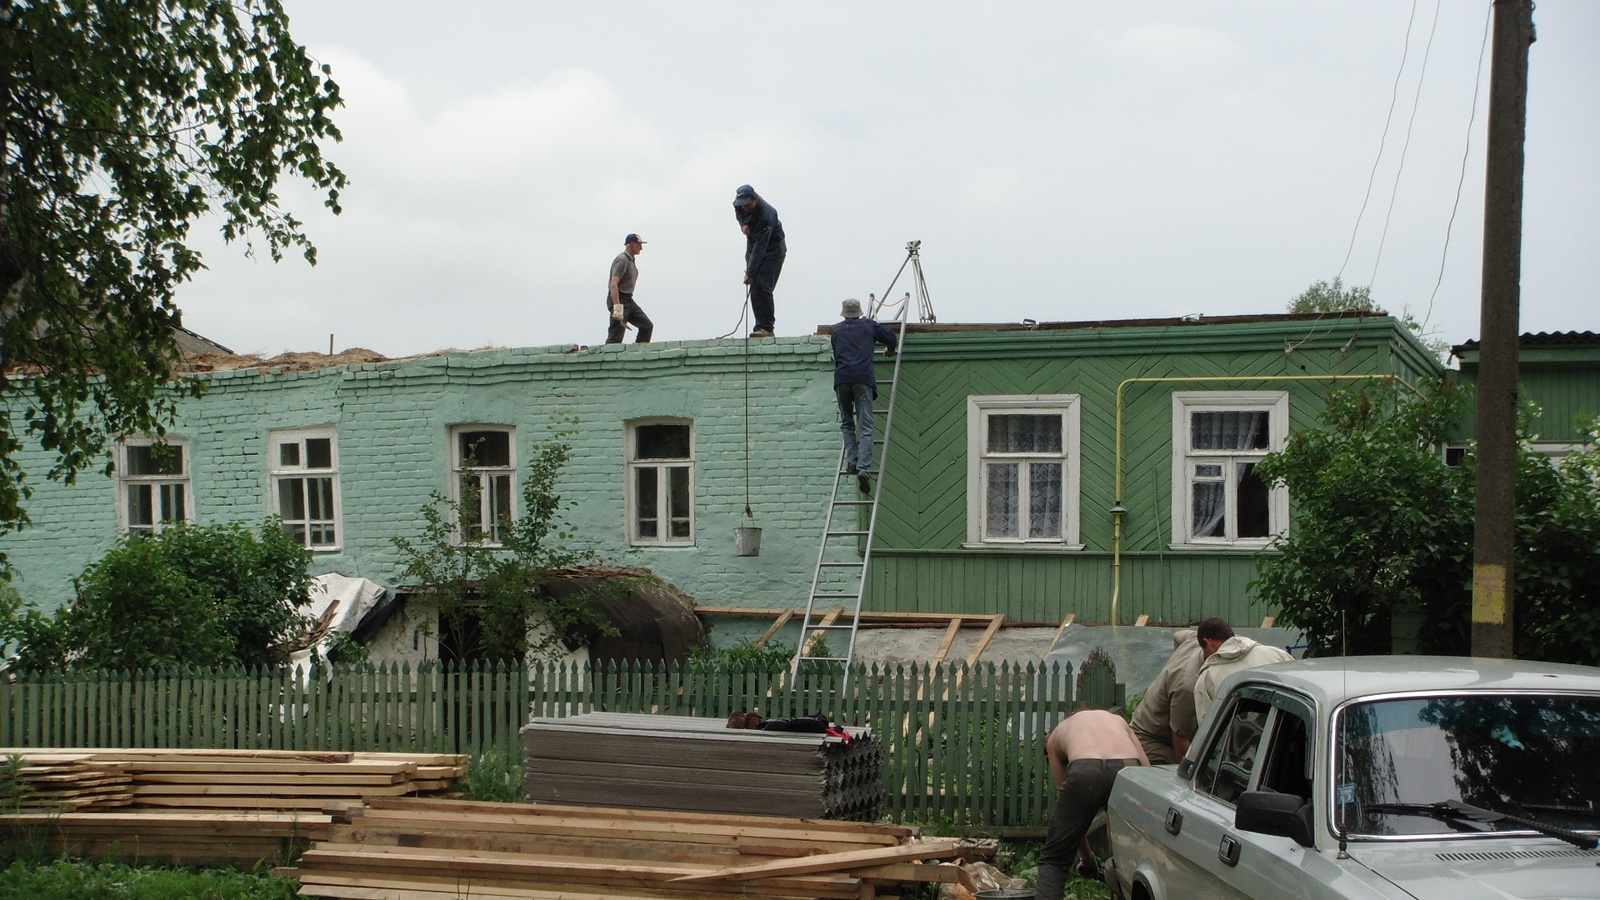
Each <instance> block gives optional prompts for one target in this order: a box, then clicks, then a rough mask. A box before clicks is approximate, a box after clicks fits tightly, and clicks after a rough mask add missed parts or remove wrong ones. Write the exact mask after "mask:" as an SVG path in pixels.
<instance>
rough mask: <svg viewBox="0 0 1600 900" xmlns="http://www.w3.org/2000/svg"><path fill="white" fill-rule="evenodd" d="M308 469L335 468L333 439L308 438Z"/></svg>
mask: <svg viewBox="0 0 1600 900" xmlns="http://www.w3.org/2000/svg"><path fill="white" fill-rule="evenodd" d="M306 468H308V469H331V468H333V439H332V438H306Z"/></svg>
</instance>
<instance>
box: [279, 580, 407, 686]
mask: <svg viewBox="0 0 1600 900" xmlns="http://www.w3.org/2000/svg"><path fill="white" fill-rule="evenodd" d="M311 581H312V585H311V605H310V606H309V607H307V608H306V612H307V613H309V614H310V615H311V617H312V620H313V624H312V626H311V639H312V642H311V645H310V646H308V647H306V648H305V649H304V650H296V651H295V652H294V653H293V654H291V655H290V657H289V664H290V665H291V666H294V667H297V668H299V669H300V670H301V671H302V672H309V670H310V668H311V655H312V653H313V652H315V653H316V654H317V655H318V656H321V657H324V658H326V656H327V652H328V646H329V644H330V642H331V640H332V638H333V635H335V634H338V633H341V632H342V633H345V634H349V633H351V632H353V631H355V630H356V627H357V626H359V625H360V624H361V622H362V620H364V619H365V618H366V617H367V615H368V614H370V613H371V612H372V611H374V610H376V609H378V608H379V607H381V606H382V605H383V602H384V600H385V599H386V598H387V597H388V595H389V592H388V591H387V590H386V589H384V588H383V587H381V586H379V585H378V584H377V583H375V582H372V581H369V580H367V579H365V578H351V577H350V576H348V575H340V574H338V573H337V572H331V573H329V574H327V575H318V576H316V577H315V578H313V579H311Z"/></svg>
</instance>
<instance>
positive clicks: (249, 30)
mask: <svg viewBox="0 0 1600 900" xmlns="http://www.w3.org/2000/svg"><path fill="white" fill-rule="evenodd" d="M328 75H329V69H328V67H327V66H321V67H318V66H316V65H314V64H313V62H312V61H311V59H310V58H309V57H308V56H307V55H306V52H305V49H304V48H303V47H301V46H300V45H298V44H296V43H295V42H294V40H293V39H292V38H291V37H290V35H289V31H288V18H287V16H286V15H285V14H284V12H283V8H282V5H281V3H280V2H279V0H232V2H218V0H139V2H126V0H81V2H67V0H0V148H3V153H4V161H3V165H4V169H3V170H0V362H3V364H4V366H5V368H6V370H7V374H6V375H5V376H4V377H0V401H3V402H4V403H5V405H6V407H7V409H8V410H9V411H10V414H9V415H7V416H4V417H0V533H4V532H6V531H10V530H12V529H15V528H19V527H22V526H24V525H26V524H27V521H28V519H27V514H26V512H25V510H24V503H25V501H26V499H27V497H28V494H29V489H28V486H27V483H26V480H25V476H26V473H25V472H24V471H23V469H22V466H21V465H20V463H19V462H18V460H17V456H18V454H19V452H20V451H21V450H22V449H23V448H24V446H25V445H26V444H28V443H36V444H38V445H39V446H40V447H42V448H43V449H44V450H45V451H47V452H50V453H53V454H54V463H53V465H52V466H51V468H50V470H49V472H48V475H49V477H51V478H61V479H65V480H67V481H71V480H72V479H73V477H74V476H75V475H76V474H77V473H78V472H79V471H81V470H82V469H84V468H86V467H88V466H91V465H93V464H95V462H96V460H99V459H103V458H104V457H105V455H106V454H105V451H106V447H107V444H108V441H109V440H110V439H111V438H112V437H114V436H116V435H121V434H134V433H152V434H160V433H162V431H163V428H164V426H165V425H166V424H169V423H170V422H171V421H172V419H173V413H174V410H175V406H176V404H177V402H178V401H179V399H181V397H182V396H183V395H184V394H185V393H186V392H188V393H192V392H193V391H194V390H196V388H195V387H194V386H193V385H192V384H189V385H184V386H180V387H179V389H178V390H168V389H167V386H168V385H169V382H170V381H171V379H172V376H173V373H174V370H175V367H176V366H177V365H178V364H179V363H180V362H181V358H180V355H179V352H178V349H177V346H176V344H175V343H174V337H173V329H174V328H176V327H177V326H178V325H179V323H180V314H179V310H178V308H177V306H176V305H175V303H174V293H175V291H176V290H177V288H178V286H179V285H180V284H182V283H183V282H184V281H187V280H188V279H189V278H191V277H192V276H193V275H194V273H195V272H196V271H197V270H199V269H200V268H201V266H202V262H201V257H200V254H199V253H197V252H196V251H195V250H194V249H192V248H191V247H190V245H189V229H190V227H191V225H192V224H193V223H194V222H195V220H197V219H199V218H200V217H201V216H204V215H208V214H211V215H216V216H217V217H218V218H219V219H220V221H221V227H222V233H223V235H224V237H225V238H226V239H228V240H229V241H232V240H235V239H246V240H249V239H250V238H251V237H252V236H256V235H259V236H261V237H262V238H264V241H265V245H266V248H267V250H268V252H269V253H270V254H271V256H272V258H273V259H274V260H278V259H280V258H281V257H282V255H283V253H284V251H286V250H289V249H292V248H300V249H301V250H302V251H303V253H304V255H305V258H306V259H307V260H308V261H311V262H313V263H314V262H315V259H316V256H315V251H314V248H313V247H312V246H311V244H310V243H309V241H308V240H307V239H306V237H305V235H304V234H303V233H302V231H301V223H300V222H299V221H298V220H297V219H295V218H294V216H292V215H290V214H289V213H288V212H286V211H285V210H284V209H283V208H282V207H281V205H280V202H279V197H278V185H279V180H280V177H281V176H282V175H283V174H284V173H288V174H290V175H293V176H299V177H300V178H304V179H306V180H307V181H309V182H310V183H311V184H313V185H315V186H316V187H317V188H318V189H320V190H323V191H325V192H326V201H325V202H326V205H327V206H328V207H329V208H331V209H332V210H333V211H334V212H335V213H337V212H338V211H339V207H338V198H339V191H340V189H341V188H343V186H344V184H345V177H344V175H343V173H341V172H340V171H339V169H338V168H337V167H335V166H334V165H332V164H331V163H328V162H326V161H325V160H324V159H323V157H322V151H321V149H320V146H319V142H320V141H323V140H337V139H338V138H339V132H338V130H337V128H335V126H334V124H333V121H332V120H331V119H330V118H329V116H328V114H329V112H330V111H332V110H333V109H334V108H335V107H337V106H338V105H339V103H340V99H339V89H338V86H337V85H335V84H334V82H333V81H332V80H331V79H329V77H328ZM3 559H4V557H3V556H0V565H3Z"/></svg>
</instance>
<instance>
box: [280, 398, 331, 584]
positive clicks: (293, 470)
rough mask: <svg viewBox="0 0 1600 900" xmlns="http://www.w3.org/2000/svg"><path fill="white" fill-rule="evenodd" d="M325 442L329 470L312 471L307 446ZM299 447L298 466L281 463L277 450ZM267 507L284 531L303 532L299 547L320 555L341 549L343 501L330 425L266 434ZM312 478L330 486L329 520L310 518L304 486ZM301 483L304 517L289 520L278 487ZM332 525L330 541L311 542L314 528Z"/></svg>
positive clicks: (287, 429)
mask: <svg viewBox="0 0 1600 900" xmlns="http://www.w3.org/2000/svg"><path fill="white" fill-rule="evenodd" d="M323 438H326V439H327V440H328V441H329V444H328V453H329V463H330V466H329V467H328V468H311V467H310V465H309V464H308V463H309V457H308V455H307V451H306V442H307V441H311V440H318V439H323ZM290 443H293V444H298V445H299V448H300V449H299V461H298V463H284V462H283V461H282V457H281V455H280V448H281V447H282V446H283V445H284V444H290ZM267 476H268V477H267V482H268V484H267V503H268V507H267V508H268V510H269V511H270V512H271V513H272V514H273V515H275V516H278V517H279V518H281V519H282V520H283V527H284V531H286V532H289V533H290V535H291V536H292V535H293V531H291V528H292V527H293V526H295V525H300V526H303V527H304V528H305V534H306V539H305V541H304V542H302V546H304V547H307V548H308V549H311V550H314V551H316V552H319V553H328V552H335V551H338V550H340V549H342V548H343V546H344V511H343V501H342V500H341V498H340V493H341V492H340V490H339V435H338V431H337V429H335V428H334V427H333V426H332V425H322V426H317V427H312V428H286V429H281V430H278V431H270V432H268V433H267ZM313 478H318V479H320V478H326V479H329V481H330V483H331V485H330V486H331V490H330V492H329V493H330V494H331V500H332V504H331V505H332V507H333V509H332V511H331V512H332V515H331V517H324V518H318V519H315V520H313V519H312V518H311V517H310V513H311V509H310V505H311V504H310V503H309V499H310V498H309V497H307V496H306V495H305V493H304V490H305V488H306V486H307V483H308V482H309V481H310V480H311V479H313ZM294 479H299V480H301V482H302V484H301V498H302V502H303V504H304V506H305V512H306V516H305V517H303V518H298V519H296V518H290V517H289V516H287V515H285V511H284V510H283V509H282V508H281V503H280V498H279V492H280V485H281V484H282V483H283V482H285V481H289V480H294ZM314 523H315V524H324V525H331V526H332V527H333V538H334V539H333V541H331V542H322V543H318V542H316V541H314V540H312V534H313V531H314V529H313V527H312V526H313V524H314Z"/></svg>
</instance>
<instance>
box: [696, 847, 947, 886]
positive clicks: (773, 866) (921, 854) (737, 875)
mask: <svg viewBox="0 0 1600 900" xmlns="http://www.w3.org/2000/svg"><path fill="white" fill-rule="evenodd" d="M960 848H961V842H960V841H953V840H945V839H934V840H926V841H918V842H916V843H913V844H903V845H901V846H899V847H882V848H878V849H873V850H846V851H843V852H840V853H822V854H818V855H816V856H807V857H804V858H802V859H781V860H774V861H772V862H764V863H757V864H754V865H749V866H735V867H733V868H729V869H719V870H717V871H714V872H702V873H694V874H689V875H679V876H678V877H676V878H674V879H672V880H673V881H693V882H697V883H699V882H712V881H752V880H754V879H757V878H770V877H773V876H775V875H812V874H818V873H822V872H842V871H848V870H850V869H852V868H858V867H861V866H877V865H885V864H888V863H895V862H911V861H913V860H919V859H939V858H944V857H951V856H955V855H956V854H957V853H958V852H959V851H960Z"/></svg>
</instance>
